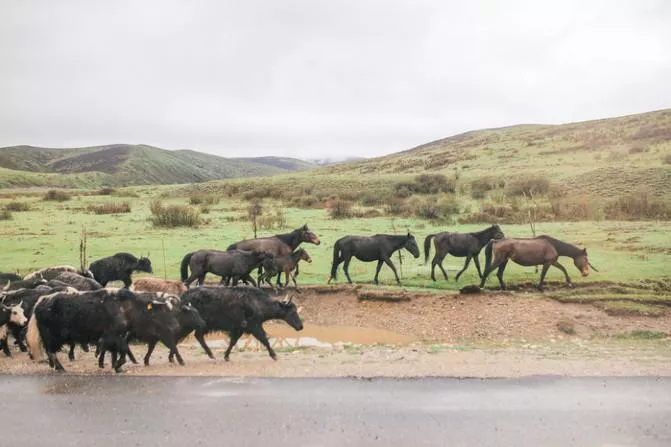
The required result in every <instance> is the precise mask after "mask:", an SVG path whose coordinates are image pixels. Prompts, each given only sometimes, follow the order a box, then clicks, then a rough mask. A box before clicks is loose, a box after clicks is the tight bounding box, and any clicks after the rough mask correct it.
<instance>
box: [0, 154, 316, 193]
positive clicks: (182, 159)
mask: <svg viewBox="0 0 671 447" xmlns="http://www.w3.org/2000/svg"><path fill="white" fill-rule="evenodd" d="M312 167H314V165H312V164H310V163H306V162H304V161H301V160H296V159H291V158H279V157H262V158H222V157H217V156H215V155H209V154H204V153H200V152H196V151H191V150H180V151H168V150H164V149H159V148H155V147H152V146H146V145H127V144H115V145H109V146H96V147H89V148H76V149H46V148H36V147H31V146H13V147H6V148H0V187H27V186H59V187H77V188H88V187H96V186H125V185H142V184H174V183H194V182H202V181H207V180H217V179H227V178H237V177H250V176H267V175H275V174H280V173H285V172H292V171H298V170H305V169H310V168H312ZM45 174H46V175H45Z"/></svg>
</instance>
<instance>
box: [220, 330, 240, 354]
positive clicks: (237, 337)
mask: <svg viewBox="0 0 671 447" xmlns="http://www.w3.org/2000/svg"><path fill="white" fill-rule="evenodd" d="M242 334H243V330H242V329H238V330H237V331H236V332H231V334H230V336H231V339H230V340H229V342H228V348H226V352H224V360H226V361H227V362H228V356H230V355H231V351H232V350H233V346H235V344H236V343H237V342H238V340H240V337H242Z"/></svg>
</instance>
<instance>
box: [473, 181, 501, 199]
mask: <svg viewBox="0 0 671 447" xmlns="http://www.w3.org/2000/svg"><path fill="white" fill-rule="evenodd" d="M505 184H506V182H505V180H503V179H497V178H494V177H481V178H478V179H475V180H473V181H472V182H471V196H472V197H473V198H474V199H484V198H485V195H486V194H487V192H489V191H491V190H493V189H495V188H503V187H504V186H505Z"/></svg>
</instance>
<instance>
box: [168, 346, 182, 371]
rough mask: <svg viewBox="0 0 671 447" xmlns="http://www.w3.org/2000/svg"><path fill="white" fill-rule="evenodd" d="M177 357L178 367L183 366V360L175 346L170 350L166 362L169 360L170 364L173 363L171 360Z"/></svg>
mask: <svg viewBox="0 0 671 447" xmlns="http://www.w3.org/2000/svg"><path fill="white" fill-rule="evenodd" d="M175 356H176V357H177V363H179V364H180V365H182V366H184V359H183V358H182V355H181V354H180V353H179V349H177V345H175V347H174V348H173V349H171V350H170V355H169V356H168V360H170V363H173V360H172V358H173V357H175Z"/></svg>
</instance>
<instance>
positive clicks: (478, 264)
mask: <svg viewBox="0 0 671 447" xmlns="http://www.w3.org/2000/svg"><path fill="white" fill-rule="evenodd" d="M479 256H480V255H475V256H473V263H474V264H475V268H476V269H478V276H479V277H480V279H482V270H480V260H479V259H478V257H479Z"/></svg>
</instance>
